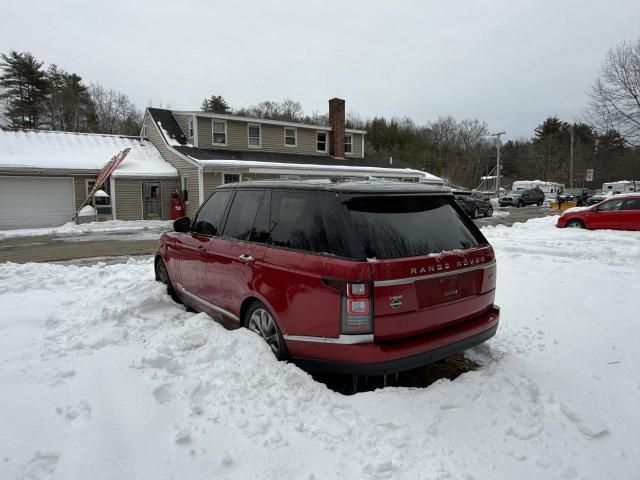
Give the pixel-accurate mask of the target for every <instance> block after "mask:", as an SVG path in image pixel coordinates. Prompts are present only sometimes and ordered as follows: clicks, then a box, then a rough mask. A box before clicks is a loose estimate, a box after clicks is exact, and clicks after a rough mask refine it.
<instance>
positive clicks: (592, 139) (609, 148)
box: [502, 116, 640, 188]
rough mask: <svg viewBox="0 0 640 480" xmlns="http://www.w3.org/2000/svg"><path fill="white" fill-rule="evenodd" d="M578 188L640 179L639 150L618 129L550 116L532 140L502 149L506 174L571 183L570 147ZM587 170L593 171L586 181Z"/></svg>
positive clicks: (508, 145)
mask: <svg viewBox="0 0 640 480" xmlns="http://www.w3.org/2000/svg"><path fill="white" fill-rule="evenodd" d="M572 146H573V179H574V182H573V184H574V186H575V187H582V186H585V187H589V188H600V186H601V185H602V183H603V182H607V181H615V180H625V179H626V180H633V179H634V178H635V179H638V178H640V169H639V167H640V151H638V149H637V148H635V147H634V146H633V145H631V144H629V142H627V141H626V140H625V138H624V137H623V136H622V135H621V134H620V133H619V132H618V131H616V130H614V129H611V130H608V131H605V132H603V133H598V132H597V131H596V130H595V129H594V128H593V127H592V126H591V125H588V124H586V123H581V122H577V123H569V122H565V121H562V120H560V119H558V118H557V117H555V116H554V117H550V118H547V119H546V120H545V121H544V122H543V123H542V124H540V125H539V126H538V127H537V128H536V129H535V132H534V136H533V138H531V139H521V140H514V141H509V142H507V143H506V144H505V145H504V146H503V148H502V153H503V156H502V158H503V170H502V173H503V175H504V176H506V177H510V178H516V179H546V180H554V181H558V182H560V183H564V184H565V185H566V186H567V187H568V186H569V185H570V178H571V150H572ZM587 169H593V170H594V178H593V181H592V182H586V180H585V174H586V170H587Z"/></svg>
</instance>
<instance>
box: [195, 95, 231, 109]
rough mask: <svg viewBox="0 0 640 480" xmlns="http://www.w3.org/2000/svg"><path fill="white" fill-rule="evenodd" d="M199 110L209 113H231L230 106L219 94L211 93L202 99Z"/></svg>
mask: <svg viewBox="0 0 640 480" xmlns="http://www.w3.org/2000/svg"><path fill="white" fill-rule="evenodd" d="M200 110H202V111H203V112H211V113H231V107H230V106H229V104H228V103H227V101H226V100H225V99H224V98H222V96H220V95H211V97H209V98H205V99H204V100H203V101H202V105H201V106H200Z"/></svg>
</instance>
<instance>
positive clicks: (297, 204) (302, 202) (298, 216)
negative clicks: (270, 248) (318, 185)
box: [269, 190, 330, 253]
mask: <svg viewBox="0 0 640 480" xmlns="http://www.w3.org/2000/svg"><path fill="white" fill-rule="evenodd" d="M318 200H319V199H318V194H317V193H316V192H294V191H285V190H274V191H273V193H272V195H271V219H270V228H269V230H270V231H271V243H272V244H273V245H275V246H277V247H285V248H293V249H295V250H304V251H307V252H314V253H330V252H329V245H328V241H327V234H326V232H325V228H324V222H323V220H322V210H321V208H320V204H319V201H318Z"/></svg>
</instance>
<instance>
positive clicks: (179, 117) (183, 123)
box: [173, 113, 193, 143]
mask: <svg viewBox="0 0 640 480" xmlns="http://www.w3.org/2000/svg"><path fill="white" fill-rule="evenodd" d="M173 117H174V118H175V119H176V122H178V126H179V127H180V130H182V133H184V136H185V137H187V140H188V141H189V142H191V143H193V139H192V138H189V119H191V118H192V116H191V115H185V114H180V113H174V114H173Z"/></svg>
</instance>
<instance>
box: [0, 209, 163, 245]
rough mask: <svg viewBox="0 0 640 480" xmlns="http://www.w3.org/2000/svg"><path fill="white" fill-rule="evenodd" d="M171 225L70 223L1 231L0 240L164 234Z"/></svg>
mask: <svg viewBox="0 0 640 480" xmlns="http://www.w3.org/2000/svg"><path fill="white" fill-rule="evenodd" d="M85 208H86V207H85ZM171 224H172V223H171V221H166V220H108V221H106V222H90V223H81V224H79V225H76V224H75V223H74V222H68V223H65V224H64V225H60V226H59V227H43V228H20V229H16V230H0V240H2V239H4V238H18V237H37V236H40V235H55V236H72V235H83V234H85V233H115V232H118V233H128V232H140V231H146V230H157V231H159V232H163V231H165V230H169V229H170V228H171Z"/></svg>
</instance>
